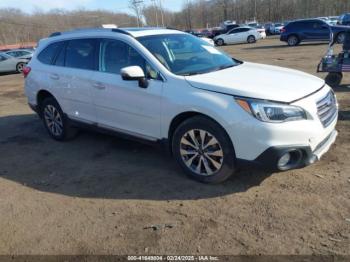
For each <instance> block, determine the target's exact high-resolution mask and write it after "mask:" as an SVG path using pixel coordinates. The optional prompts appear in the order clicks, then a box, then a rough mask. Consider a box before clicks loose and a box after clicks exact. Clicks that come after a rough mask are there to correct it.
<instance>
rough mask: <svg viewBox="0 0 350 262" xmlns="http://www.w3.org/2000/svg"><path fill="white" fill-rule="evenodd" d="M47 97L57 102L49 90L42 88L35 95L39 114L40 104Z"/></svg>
mask: <svg viewBox="0 0 350 262" xmlns="http://www.w3.org/2000/svg"><path fill="white" fill-rule="evenodd" d="M49 97H52V98H53V99H55V100H56V102H57V103H58V101H57V99H56V97H55V96H54V95H53V94H52V93H51V92H49V91H47V90H45V89H42V90H39V91H38V93H37V95H36V104H37V107H38V109H39V115H40V114H41V113H40V112H41V105H42V103H43V101H44V100H45V99H46V98H49ZM58 104H59V103H58Z"/></svg>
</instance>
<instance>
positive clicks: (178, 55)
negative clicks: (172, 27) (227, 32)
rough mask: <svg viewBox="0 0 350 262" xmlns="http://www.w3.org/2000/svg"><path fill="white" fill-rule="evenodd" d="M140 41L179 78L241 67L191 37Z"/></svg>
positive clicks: (167, 36)
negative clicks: (180, 76) (179, 76)
mask: <svg viewBox="0 0 350 262" xmlns="http://www.w3.org/2000/svg"><path fill="white" fill-rule="evenodd" d="M138 40H139V41H140V43H141V44H142V45H143V46H145V47H146V48H147V49H148V50H149V51H150V52H151V53H152V54H153V55H154V56H155V57H156V58H157V59H158V60H159V61H160V62H161V63H162V64H163V65H164V66H165V67H166V68H167V69H168V70H169V71H171V72H172V73H174V74H176V75H183V76H188V75H196V74H204V73H209V72H213V71H218V70H222V69H225V68H229V67H233V66H236V65H238V64H240V62H238V61H236V60H234V59H232V58H231V57H230V56H229V55H227V54H226V53H224V52H222V51H220V50H218V49H216V48H215V47H213V46H211V45H210V44H208V43H207V42H205V41H203V40H202V39H200V38H198V37H195V36H192V35H188V34H167V35H154V36H144V37H140V38H138Z"/></svg>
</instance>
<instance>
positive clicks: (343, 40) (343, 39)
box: [337, 33, 345, 44]
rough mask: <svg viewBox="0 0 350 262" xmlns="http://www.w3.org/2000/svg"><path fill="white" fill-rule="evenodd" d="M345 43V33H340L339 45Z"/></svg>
mask: <svg viewBox="0 0 350 262" xmlns="http://www.w3.org/2000/svg"><path fill="white" fill-rule="evenodd" d="M344 42H345V34H344V33H340V34H339V35H338V37H337V43H338V44H343V43H344Z"/></svg>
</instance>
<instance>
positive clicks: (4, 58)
mask: <svg viewBox="0 0 350 262" xmlns="http://www.w3.org/2000/svg"><path fill="white" fill-rule="evenodd" d="M27 61H28V59H22V58H15V57H12V56H9V55H7V54H5V53H0V72H1V73H4V72H16V71H17V72H19V73H22V71H23V68H24V67H25V65H26V64H27Z"/></svg>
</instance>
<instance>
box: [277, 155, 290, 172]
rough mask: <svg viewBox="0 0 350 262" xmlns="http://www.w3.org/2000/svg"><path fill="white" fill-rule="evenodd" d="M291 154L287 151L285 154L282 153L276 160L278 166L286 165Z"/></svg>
mask: <svg viewBox="0 0 350 262" xmlns="http://www.w3.org/2000/svg"><path fill="white" fill-rule="evenodd" d="M291 158H292V156H291V154H290V153H289V152H288V153H286V154H284V155H283V156H282V157H281V158H280V159H279V160H278V167H280V168H281V167H285V166H286V165H288V164H289V162H290V160H291Z"/></svg>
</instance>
